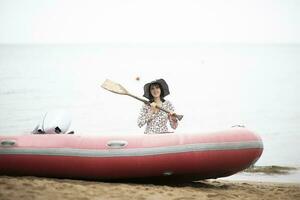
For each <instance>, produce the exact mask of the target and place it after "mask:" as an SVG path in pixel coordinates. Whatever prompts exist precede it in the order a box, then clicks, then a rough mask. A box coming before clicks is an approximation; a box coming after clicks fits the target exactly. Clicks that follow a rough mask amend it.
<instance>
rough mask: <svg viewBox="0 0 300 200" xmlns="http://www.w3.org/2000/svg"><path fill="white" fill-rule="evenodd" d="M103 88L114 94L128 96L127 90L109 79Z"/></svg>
mask: <svg viewBox="0 0 300 200" xmlns="http://www.w3.org/2000/svg"><path fill="white" fill-rule="evenodd" d="M101 87H102V88H104V89H106V90H108V91H110V92H113V93H117V94H124V95H127V94H128V92H127V90H126V89H125V88H124V87H123V86H122V85H120V84H119V83H115V82H113V81H111V80H108V79H106V80H105V81H104V82H103V83H102V85H101Z"/></svg>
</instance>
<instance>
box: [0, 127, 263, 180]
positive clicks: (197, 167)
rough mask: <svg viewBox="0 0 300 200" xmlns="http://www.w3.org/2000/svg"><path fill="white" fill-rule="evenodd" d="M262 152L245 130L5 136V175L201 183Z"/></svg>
mask: <svg viewBox="0 0 300 200" xmlns="http://www.w3.org/2000/svg"><path fill="white" fill-rule="evenodd" d="M262 152H263V143H262V140H261V138H260V137H259V136H258V135H256V134H255V133H253V132H252V131H250V130H247V129H245V128H241V127H237V128H231V129H228V130H224V131H219V132H211V133H169V134H148V135H146V134H142V133H141V134H126V135H125V134H124V135H103V133H102V134H99V136H94V137H87V136H86V137H85V136H83V135H76V134H75V135H68V134H44V135H43V134H42V135H33V134H28V135H21V136H0V174H1V175H29V176H42V177H59V178H72V179H98V180H105V179H106V180H107V179H109V180H112V179H133V178H144V179H145V178H155V177H160V178H165V179H170V178H176V179H180V178H188V179H189V180H201V179H208V178H219V177H225V176H229V175H232V174H235V173H237V172H239V171H241V170H244V169H246V168H248V167H249V166H251V165H252V164H253V163H255V162H256V161H257V160H258V159H259V157H260V156H261V154H262Z"/></svg>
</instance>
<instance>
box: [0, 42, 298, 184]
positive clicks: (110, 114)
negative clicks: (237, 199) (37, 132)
mask: <svg viewBox="0 0 300 200" xmlns="http://www.w3.org/2000/svg"><path fill="white" fill-rule="evenodd" d="M159 78H163V79H165V80H166V81H167V83H168V85H169V88H170V95H169V96H167V97H166V99H168V100H170V101H171V102H172V103H173V105H174V106H175V109H176V113H178V114H182V115H184V118H183V120H182V121H180V124H179V127H178V128H177V130H176V131H175V132H177V133H179V134H180V133H183V134H184V133H186V132H203V133H207V132H210V131H212V132H213V131H219V130H224V129H228V128H231V127H232V126H235V125H242V126H245V128H247V129H250V130H252V131H254V132H255V133H257V134H258V135H260V136H261V138H262V140H263V143H264V152H263V154H262V156H261V158H260V159H259V160H258V162H257V163H256V164H257V165H280V166H290V167H300V154H299V152H300V45H298V44H175V43H173V44H121V43H120V44H116V43H114V44H51V45H47V44H35V45H26V44H6V45H4V44H3V45H0V135H21V134H30V132H31V131H32V130H33V129H34V127H35V126H36V125H37V124H38V123H39V122H40V121H41V118H42V117H43V116H44V115H45V113H47V112H50V111H53V110H65V111H66V112H69V113H70V114H71V115H72V123H71V127H70V129H72V130H73V131H74V132H75V134H78V135H104V134H143V132H144V127H142V128H139V127H138V126H137V117H138V114H139V111H140V108H141V106H142V104H143V103H142V102H139V101H137V100H136V99H133V98H131V97H129V96H124V95H118V94H114V93H111V92H109V91H107V90H104V89H103V88H101V84H102V83H103V82H104V81H105V80H106V79H110V80H112V81H114V82H117V83H119V84H121V85H122V86H123V87H124V88H126V90H127V91H128V92H129V93H131V94H133V95H136V96H138V97H142V96H143V86H144V84H145V83H147V82H150V81H152V80H155V79H159ZM297 180H298V181H299V182H300V176H299V174H298V177H297Z"/></svg>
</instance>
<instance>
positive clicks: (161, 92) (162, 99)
mask: <svg viewBox="0 0 300 200" xmlns="http://www.w3.org/2000/svg"><path fill="white" fill-rule="evenodd" d="M151 86H158V87H159V88H160V100H161V101H162V102H165V99H164V96H165V95H164V90H163V89H162V86H161V85H160V84H159V83H153V84H151V85H150V86H149V96H150V100H149V101H150V103H152V102H153V101H154V97H153V96H152V94H151Z"/></svg>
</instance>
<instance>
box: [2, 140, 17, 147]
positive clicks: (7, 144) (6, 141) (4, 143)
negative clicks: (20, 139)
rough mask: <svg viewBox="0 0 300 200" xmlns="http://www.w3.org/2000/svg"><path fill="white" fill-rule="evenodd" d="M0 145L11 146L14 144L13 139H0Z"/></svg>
mask: <svg viewBox="0 0 300 200" xmlns="http://www.w3.org/2000/svg"><path fill="white" fill-rule="evenodd" d="M0 144H1V147H12V146H15V145H16V141H15V140H1V142H0Z"/></svg>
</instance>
